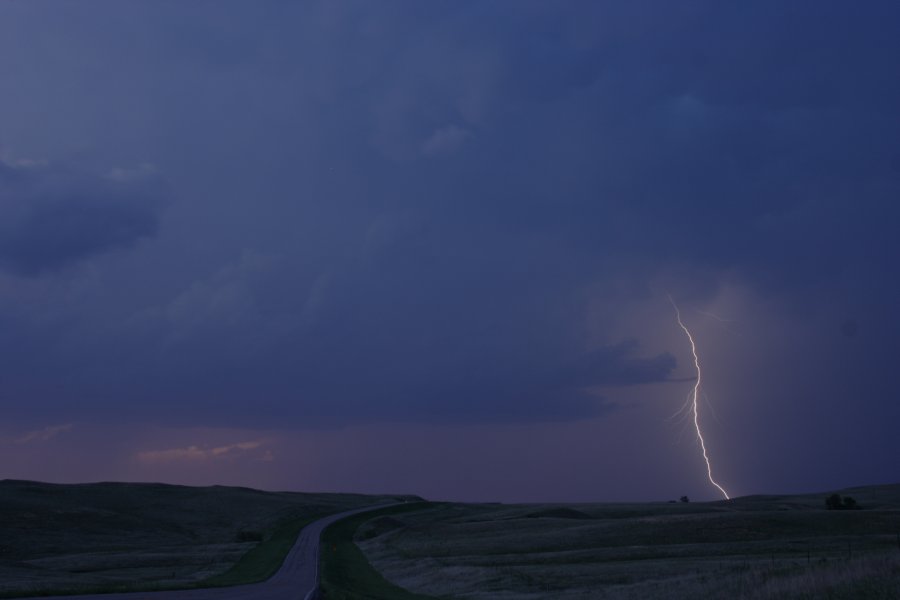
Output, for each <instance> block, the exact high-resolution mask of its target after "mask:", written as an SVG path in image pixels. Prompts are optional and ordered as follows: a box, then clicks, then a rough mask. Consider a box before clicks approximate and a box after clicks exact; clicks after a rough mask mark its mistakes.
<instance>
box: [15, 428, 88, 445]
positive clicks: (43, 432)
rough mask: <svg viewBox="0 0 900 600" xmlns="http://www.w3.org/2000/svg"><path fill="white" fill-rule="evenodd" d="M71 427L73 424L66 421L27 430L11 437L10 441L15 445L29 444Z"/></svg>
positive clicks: (63, 431) (45, 439) (43, 440)
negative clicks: (62, 423)
mask: <svg viewBox="0 0 900 600" xmlns="http://www.w3.org/2000/svg"><path fill="white" fill-rule="evenodd" d="M72 427H73V425H72V424H71V423H66V424H64V425H50V426H48V427H44V428H43V429H35V430H33V431H27V432H25V433H23V434H21V435H19V436H16V437H13V438H12V439H11V441H12V443H13V444H17V445H22V444H31V443H35V442H47V441H49V440H51V439H53V438H55V437H56V436H58V435H59V434H61V433H65V432H67V431H71V430H72Z"/></svg>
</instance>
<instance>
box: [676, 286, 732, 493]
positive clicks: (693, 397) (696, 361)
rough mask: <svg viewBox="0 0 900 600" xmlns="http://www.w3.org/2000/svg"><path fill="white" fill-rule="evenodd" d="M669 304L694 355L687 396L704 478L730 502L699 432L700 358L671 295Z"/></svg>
mask: <svg viewBox="0 0 900 600" xmlns="http://www.w3.org/2000/svg"><path fill="white" fill-rule="evenodd" d="M669 302H671V303H672V308H674V309H675V318H676V319H677V320H678V325H679V327H681V329H682V330H683V331H684V333H685V335H687V338H688V341H690V342H691V353H692V354H693V355H694V367H695V368H696V369H697V381H696V383H694V390H693V392H692V393H691V395H690V396H689V402H690V405H691V412H692V413H693V416H694V429H696V430H697V439H698V440H700V448H701V450H703V460H704V461H706V476H707V477H708V478H709V482H710V483H711V484H713V485H714V486H716V487H717V488H719V491H720V492H722V495H723V496H725V499H726V500H731V497H730V496H729V495H728V492H726V491H725V488H723V487H722V486H721V485H719V484H718V483H716V480H715V479H713V474H712V465H711V464H710V462H709V454H707V452H706V441H705V440H704V439H703V433H702V432H701V431H700V413H699V410H698V408H699V407H698V400H697V396H698V394H699V393H700V380H701V377H702V375H701V371H700V357H699V356H697V345H696V344H695V343H694V336H692V335H691V332H690V330H689V329H688V328H687V327H686V326H685V324H684V321H682V320H681V311H680V310H678V305H677V304H675V300H673V299H672V296H671V295H669Z"/></svg>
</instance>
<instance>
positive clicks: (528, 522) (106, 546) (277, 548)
mask: <svg viewBox="0 0 900 600" xmlns="http://www.w3.org/2000/svg"><path fill="white" fill-rule="evenodd" d="M838 495H839V496H840V497H841V498H842V499H844V500H846V499H847V498H852V499H853V501H852V503H855V505H856V508H855V509H850V508H846V509H840V510H829V509H827V508H826V499H827V498H828V497H829V496H831V493H817V494H805V495H768V496H747V497H742V498H737V499H734V500H731V501H717V502H671V501H670V502H657V503H653V502H650V503H615V504H613V503H592V504H469V503H449V502H421V501H419V500H420V499H419V498H417V497H415V496H364V495H354V494H306V493H293V492H285V493H273V492H262V491H258V490H253V489H249V488H230V487H221V486H213V487H184V486H172V485H161V484H121V483H103V484H84V485H51V484H44V483H35V482H26V481H3V482H0V539H2V544H0V595H2V597H20V596H27V595H37V594H47V593H67V594H71V593H78V592H96V591H129V590H153V589H161V590H164V589H175V588H190V587H207V586H210V587H212V586H221V585H233V584H239V583H248V582H250V581H259V580H262V579H265V578H267V577H268V576H270V575H271V574H272V573H273V572H274V570H275V569H277V567H278V565H280V562H281V560H282V559H283V557H284V555H285V553H286V552H287V550H288V549H289V548H290V547H291V545H292V544H293V542H294V540H295V539H296V536H297V534H298V532H299V531H300V529H301V528H302V527H303V526H304V525H305V524H306V523H309V522H310V521H312V520H313V519H315V518H317V517H319V516H323V515H326V514H329V513H334V512H338V511H341V510H345V509H349V508H356V507H362V506H366V505H374V504H381V503H387V502H396V501H397V500H405V501H407V502H403V503H401V504H399V505H395V506H392V507H388V508H384V509H380V510H378V511H376V512H374V513H371V514H360V515H357V516H354V517H350V518H347V519H345V520H343V521H338V522H337V523H335V524H334V525H332V526H331V527H329V528H328V529H326V530H325V533H324V534H323V543H322V547H323V551H322V555H321V558H322V562H321V564H320V572H321V574H322V588H323V597H324V598H326V599H328V600H360V599H373V598H375V599H384V600H427V599H428V598H442V599H449V598H469V599H482V598H484V599H487V598H499V599H529V600H531V599H550V598H565V599H568V598H572V599H576V598H585V599H587V598H610V599H617V598H625V599H631V598H634V599H637V598H674V599H679V598H695V597H729V598H746V599H748V600H749V599H759V600H762V599H775V598H835V599H844V598H865V599H879V598H883V599H890V598H896V597H898V596H900V484H897V485H882V486H868V487H861V488H853V489H847V490H840V491H839V492H838ZM411 500H415V501H413V502H410V501H411ZM685 500H686V499H685Z"/></svg>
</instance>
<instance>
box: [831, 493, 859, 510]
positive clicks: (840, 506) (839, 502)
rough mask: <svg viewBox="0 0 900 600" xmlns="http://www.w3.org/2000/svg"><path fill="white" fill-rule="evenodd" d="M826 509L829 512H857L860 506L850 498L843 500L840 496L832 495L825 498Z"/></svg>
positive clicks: (846, 497)
mask: <svg viewBox="0 0 900 600" xmlns="http://www.w3.org/2000/svg"><path fill="white" fill-rule="evenodd" d="M825 508H827V509H828V510H856V509H858V508H859V504H857V503H856V500H854V499H853V498H851V497H850V496H845V497H843V498H841V495H840V494H832V495H830V496H828V497H827V498H825Z"/></svg>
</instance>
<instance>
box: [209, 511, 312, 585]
mask: <svg viewBox="0 0 900 600" xmlns="http://www.w3.org/2000/svg"><path fill="white" fill-rule="evenodd" d="M322 516H325V515H324V514H322V515H316V516H312V517H302V518H294V519H287V520H285V521H282V522H281V523H279V524H278V525H277V526H276V527H275V528H274V531H273V532H272V533H271V534H270V536H269V537H268V538H267V539H264V540H263V541H262V542H260V543H259V544H257V545H256V546H254V547H253V549H252V550H250V551H249V552H247V553H246V554H244V555H243V556H242V557H241V558H240V560H238V562H237V563H235V565H234V566H233V567H231V568H230V569H228V570H227V571H225V572H224V573H221V574H219V575H214V576H212V577H210V578H209V579H205V580H203V581H201V582H200V583H198V584H197V587H217V586H227V585H241V584H245V583H256V582H259V581H265V580H266V579H268V578H269V577H271V576H272V575H274V574H275V573H276V572H277V571H278V569H279V568H280V567H281V565H282V563H284V559H285V557H286V556H287V555H288V552H290V551H291V548H292V547H293V546H294V542H296V541H297V536H299V535H300V530H301V529H303V528H304V527H306V526H307V525H308V524H310V523H311V522H313V521H314V520H316V519H318V518H319V517H322Z"/></svg>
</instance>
